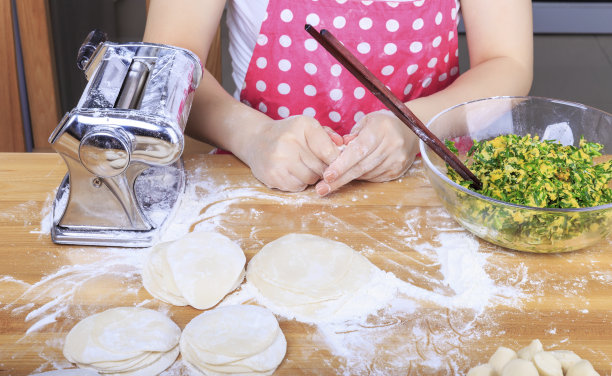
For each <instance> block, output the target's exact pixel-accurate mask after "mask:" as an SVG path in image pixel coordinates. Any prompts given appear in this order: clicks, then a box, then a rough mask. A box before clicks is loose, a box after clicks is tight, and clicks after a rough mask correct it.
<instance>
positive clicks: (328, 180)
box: [316, 110, 418, 196]
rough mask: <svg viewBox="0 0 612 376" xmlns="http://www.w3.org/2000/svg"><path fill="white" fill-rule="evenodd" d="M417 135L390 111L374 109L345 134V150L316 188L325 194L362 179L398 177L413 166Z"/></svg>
mask: <svg viewBox="0 0 612 376" xmlns="http://www.w3.org/2000/svg"><path fill="white" fill-rule="evenodd" d="M417 141H418V139H417V136H416V135H415V134H414V133H413V132H412V131H411V130H410V129H409V128H408V127H407V126H406V125H405V124H404V123H402V122H401V121H400V120H399V119H398V118H397V117H395V116H394V115H393V114H392V113H391V112H390V111H387V110H382V111H377V112H372V113H370V114H368V115H366V116H365V117H364V118H363V119H361V120H360V121H359V122H358V123H357V124H355V126H354V127H353V129H352V130H351V133H350V134H348V135H345V136H344V144H345V149H344V150H343V151H342V153H341V154H340V155H339V156H338V158H337V159H336V160H335V161H334V162H332V163H331V164H330V165H329V166H328V167H327V168H326V169H325V171H324V172H323V180H321V181H320V182H319V183H317V185H316V191H317V193H318V194H319V195H321V196H324V195H326V194H329V193H330V192H333V191H335V190H336V189H338V188H340V187H341V186H343V185H345V184H346V183H348V182H350V181H352V180H355V179H358V180H366V181H371V182H382V181H388V180H393V179H397V178H399V177H400V176H402V175H403V174H404V173H405V172H406V171H407V170H408V169H409V168H410V166H411V165H412V162H413V161H414V157H415V155H416V152H417V144H418V143H417Z"/></svg>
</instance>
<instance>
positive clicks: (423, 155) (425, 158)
mask: <svg viewBox="0 0 612 376" xmlns="http://www.w3.org/2000/svg"><path fill="white" fill-rule="evenodd" d="M491 99H495V100H502V99H506V100H512V99H537V100H545V101H547V102H555V103H560V104H568V105H572V106H574V107H582V108H585V109H593V110H595V111H598V112H601V113H605V114H608V115H610V116H612V114H610V113H608V112H606V111H603V110H600V109H598V108H595V107H591V106H587V105H585V104H582V103H579V102H572V101H567V100H562V99H556V98H548V97H539V96H529V95H527V96H505V95H500V96H492V97H486V98H479V99H473V100H470V101H466V102H463V103H459V104H456V105H453V106H451V107H448V108H446V109H444V110H442V111H440V112H439V113H438V114H436V115H435V116H434V117H432V118H431V119H430V120H429V121H428V122H427V124H426V127H427V128H429V126H430V125H431V124H432V123H433V122H434V121H435V120H437V119H438V118H439V117H441V116H442V115H444V114H445V113H447V112H450V111H452V110H453V109H455V108H457V107H462V106H466V105H468V104H470V103H474V102H484V101H487V100H491ZM426 146H427V145H426V144H425V142H423V140H421V139H419V151H420V152H421V158H422V159H423V161H424V162H425V164H426V165H427V166H428V167H429V169H430V170H431V171H433V172H434V173H435V174H436V175H437V176H438V177H440V178H441V179H442V180H443V181H445V182H446V183H448V184H450V185H451V186H452V187H453V188H455V189H458V190H460V191H462V192H464V193H466V194H469V195H472V196H476V197H478V198H481V199H484V200H485V201H492V202H493V203H498V204H501V205H505V206H510V207H514V208H517V209H527V210H539V211H545V212H552V213H555V212H559V213H566V212H578V213H579V212H586V211H599V210H605V209H610V208H612V203H609V204H605V205H598V206H587V207H584V208H539V207H537V206H527V205H519V204H514V203H511V202H506V201H502V200H498V199H495V198H492V197H489V196H485V195H483V194H481V193H478V192H476V191H472V190H470V189H467V188H465V187H463V186H461V185H459V184H457V183H455V182H454V181H452V180H451V179H449V178H448V177H447V176H446V174H443V173H442V172H441V171H440V170H438V168H437V167H436V166H434V164H433V163H432V162H431V160H430V159H429V157H428V156H427V153H426Z"/></svg>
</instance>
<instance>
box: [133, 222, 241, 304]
mask: <svg viewBox="0 0 612 376" xmlns="http://www.w3.org/2000/svg"><path fill="white" fill-rule="evenodd" d="M245 262H246V258H245V256H244V252H243V251H242V249H241V248H240V247H239V246H238V245H236V244H235V243H234V242H232V241H231V240H230V239H229V238H227V237H226V236H224V235H222V234H219V233H214V232H192V233H189V234H187V235H184V236H183V237H181V238H180V239H178V240H175V241H173V242H165V243H161V244H158V245H156V246H154V247H153V249H152V250H151V252H150V253H149V257H148V259H147V261H146V262H145V266H144V268H143V271H142V280H143V284H144V286H145V288H146V289H147V291H149V292H150V293H151V295H153V296H155V297H156V298H158V299H160V300H163V301H165V302H167V303H170V304H174V305H179V306H183V305H191V306H192V307H194V308H197V309H207V308H210V307H212V306H214V305H216V304H217V303H219V301H220V300H221V299H223V297H224V296H225V295H227V294H228V293H229V292H231V291H232V290H235V289H236V288H237V287H238V286H239V285H240V283H242V280H243V279H244V264H245Z"/></svg>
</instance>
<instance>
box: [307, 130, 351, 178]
mask: <svg viewBox="0 0 612 376" xmlns="http://www.w3.org/2000/svg"><path fill="white" fill-rule="evenodd" d="M312 120H313V121H314V122H316V120H314V119H312ZM304 136H305V138H306V143H307V145H308V151H309V152H311V153H312V155H313V156H314V157H315V158H317V159H318V160H320V161H321V162H322V163H324V164H325V165H326V166H325V167H327V166H329V165H330V164H331V163H332V162H333V161H335V160H336V158H337V157H338V155H340V151H339V150H338V146H340V145H343V144H344V141H343V140H342V136H340V135H339V134H338V133H336V132H334V131H333V130H332V129H331V128H329V127H321V126H320V125H319V123H318V122H316V123H310V124H309V126H308V127H306V128H305V129H304ZM321 172H322V171H321Z"/></svg>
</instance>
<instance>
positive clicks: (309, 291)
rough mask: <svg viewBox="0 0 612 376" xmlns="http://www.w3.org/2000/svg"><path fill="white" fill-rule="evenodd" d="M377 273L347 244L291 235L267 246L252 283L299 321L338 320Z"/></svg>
mask: <svg viewBox="0 0 612 376" xmlns="http://www.w3.org/2000/svg"><path fill="white" fill-rule="evenodd" d="M376 270H377V268H376V267H375V266H374V265H373V264H372V263H371V262H370V261H368V259H366V258H365V257H364V256H362V255H360V254H359V253H357V252H356V251H354V250H353V249H352V248H351V247H349V246H347V245H346V244H344V243H340V242H337V241H334V240H330V239H326V238H322V237H319V236H315V235H309V234H288V235H285V236H283V237H281V238H278V239H276V240H274V241H272V242H270V243H268V244H266V245H265V246H264V247H263V248H262V249H261V250H260V251H259V252H258V253H257V254H256V255H255V256H254V257H253V258H252V259H251V261H250V262H249V265H248V267H247V281H249V282H250V283H251V284H253V285H254V286H255V287H256V288H257V289H258V290H259V291H260V293H261V294H262V296H263V297H264V298H265V299H266V300H267V301H266V302H265V303H266V304H272V305H274V306H276V307H277V308H280V307H282V308H283V309H289V310H291V312H292V313H293V314H294V315H295V317H296V318H297V319H298V320H305V321H316V320H320V319H329V318H330V317H333V315H334V313H336V312H337V311H338V310H339V309H340V308H341V307H342V306H343V305H344V304H345V303H346V302H347V300H348V299H350V298H351V297H352V296H353V294H354V293H355V292H356V291H357V290H359V289H360V288H361V287H363V286H364V285H365V284H367V283H368V282H369V281H370V280H371V279H372V276H373V275H374V273H375V271H376Z"/></svg>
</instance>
